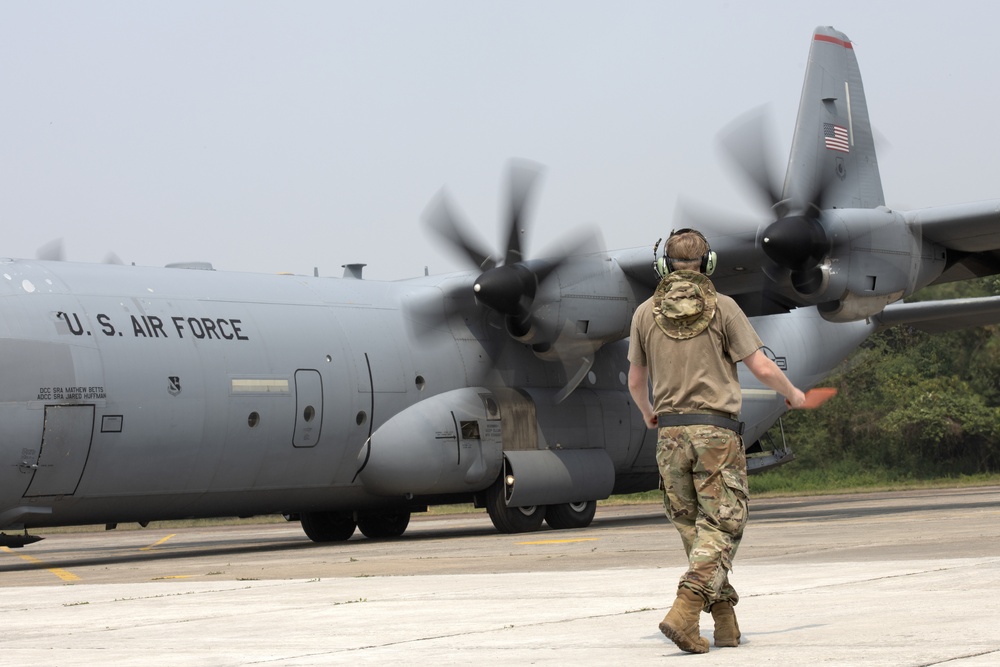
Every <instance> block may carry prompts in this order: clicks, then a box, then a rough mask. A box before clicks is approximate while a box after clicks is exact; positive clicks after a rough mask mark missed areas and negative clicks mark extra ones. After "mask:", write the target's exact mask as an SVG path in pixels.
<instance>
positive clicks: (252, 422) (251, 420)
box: [247, 412, 260, 428]
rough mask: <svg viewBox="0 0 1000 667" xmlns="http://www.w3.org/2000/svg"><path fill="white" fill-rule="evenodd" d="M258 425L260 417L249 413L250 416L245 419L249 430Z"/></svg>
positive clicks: (254, 413)
mask: <svg viewBox="0 0 1000 667" xmlns="http://www.w3.org/2000/svg"><path fill="white" fill-rule="evenodd" d="M259 423H260V415H259V414H257V413H256V412H251V413H250V416H249V417H247V425H248V426H249V427H250V428H254V427H255V426H257V424H259Z"/></svg>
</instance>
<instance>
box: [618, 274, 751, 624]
mask: <svg viewBox="0 0 1000 667" xmlns="http://www.w3.org/2000/svg"><path fill="white" fill-rule="evenodd" d="M762 346H763V343H762V342H761V341H760V338H759V337H758V336H757V334H756V332H754V330H753V327H752V326H751V325H750V322H749V320H747V318H746V315H744V314H743V311H741V310H740V308H739V306H738V305H736V303H735V302H734V301H733V300H732V299H730V298H729V297H727V296H725V295H721V294H716V292H715V287H714V285H712V282H711V281H710V280H709V279H708V277H707V276H705V275H703V274H700V273H697V272H692V271H677V272H674V273H671V274H669V275H668V276H667V277H666V278H664V279H663V280H662V281H661V282H660V284H659V285H658V286H657V289H656V292H655V293H654V295H653V297H652V298H650V299H649V300H647V301H646V302H645V303H643V304H641V305H640V306H639V308H638V309H637V310H636V313H635V316H634V317H633V320H632V331H631V337H630V344H629V355H628V357H629V361H630V362H631V363H633V364H636V365H639V366H647V365H648V366H649V372H650V380H651V381H652V385H653V407H654V410H655V412H656V413H657V414H659V415H675V414H688V415H690V414H700V415H713V416H715V417H726V418H729V419H736V418H737V417H738V414H739V411H740V408H741V407H742V406H741V404H742V394H741V392H740V387H739V378H738V375H737V372H736V362H738V361H740V360H742V359H745V358H746V357H747V356H749V355H750V354H752V353H753V352H755V351H756V350H757V349H759V348H760V347H762ZM647 362H648V363H647ZM666 421H667V418H665V417H661V426H660V427H659V429H658V440H657V448H656V461H657V465H658V467H659V470H660V476H661V478H662V480H663V487H664V500H663V504H664V508H665V510H666V513H667V516H668V517H669V518H670V521H671V522H672V523H673V525H674V527H676V528H677V530H678V532H679V533H680V535H681V540H682V541H683V543H684V550H685V551H686V552H687V556H688V571H687V572H686V573H685V574H684V575H683V577H681V581H680V586H681V587H683V588H689V589H691V590H692V591H694V592H695V593H697V594H698V596H699V597H701V598H702V599H703V600H704V602H705V606H704V608H705V610H706V611H708V610H709V609H710V608H711V606H712V605H713V604H714V603H716V602H719V601H730V602H732V603H733V604H736V602H737V601H738V600H739V595H737V593H736V591H735V590H734V589H733V587H732V586H731V585H730V584H729V577H728V573H729V571H730V570H731V569H732V564H733V558H734V557H735V556H736V550H737V548H738V547H739V544H740V540H741V539H742V537H743V528H744V526H745V525H746V522H747V517H748V492H747V471H746V454H745V452H744V449H743V441H742V439H741V437H740V436H739V435H738V434H737V433H736V432H735V431H732V430H730V429H727V428H722V427H719V426H710V425H701V424H698V425H690V426H673V425H669V424H666V423H665V422H666Z"/></svg>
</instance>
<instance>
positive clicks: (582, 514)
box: [545, 500, 597, 530]
mask: <svg viewBox="0 0 1000 667" xmlns="http://www.w3.org/2000/svg"><path fill="white" fill-rule="evenodd" d="M596 513H597V501H596V500H585V501H584V502H582V503H564V504H562V505H549V506H548V507H546V508H545V523H547V524H549V527H550V528H554V529H555V530H565V529H567V528H586V527H587V526H589V525H590V522H591V521H593V520H594V514H596Z"/></svg>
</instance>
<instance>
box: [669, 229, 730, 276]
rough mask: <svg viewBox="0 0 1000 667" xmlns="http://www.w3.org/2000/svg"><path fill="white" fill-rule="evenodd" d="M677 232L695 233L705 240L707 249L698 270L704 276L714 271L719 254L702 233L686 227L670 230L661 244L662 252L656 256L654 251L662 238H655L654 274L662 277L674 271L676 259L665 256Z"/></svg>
mask: <svg viewBox="0 0 1000 667" xmlns="http://www.w3.org/2000/svg"><path fill="white" fill-rule="evenodd" d="M678 234H695V235H697V236H698V237H699V238H700V239H701V240H702V241H704V242H705V247H706V248H708V250H706V251H705V254H704V255H702V256H701V267H700V270H701V272H702V273H704V274H705V275H706V276H710V275H712V273H714V272H715V265H716V264H717V263H718V261H719V256H718V255H716V254H715V251H714V250H712V246H711V245H710V244H709V243H708V239H706V238H705V235H704V234H702V233H701V232H699V231H698V230H697V229H689V228H687V227H685V228H684V229H678V230H676V231H671V232H670V236H668V237H667V242H666V243H664V244H663V253H662V254H661V255H659V256H657V254H656V251H657V250H658V249H659V247H660V241H662V240H663V239H662V238H659V239H657V240H656V243H655V244H654V245H653V270H654V271H656V275H658V276H659V277H660V278H663V277H664V276H666V275H667V274H669V273H670V272H672V271H674V262H675V261H678V260H677V258H675V257H667V246H668V245H670V239H672V238H673V237H675V236H677V235H678ZM679 261H690V260H679Z"/></svg>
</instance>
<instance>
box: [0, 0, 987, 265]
mask: <svg viewBox="0 0 1000 667" xmlns="http://www.w3.org/2000/svg"><path fill="white" fill-rule="evenodd" d="M998 16H1000V8H997V7H995V6H994V3H992V2H985V1H984V2H961V1H958V2H950V3H941V2H928V1H926V0H917V1H913V0H908V1H906V2H872V1H871V0H864V1H862V2H847V1H844V0H841V1H840V2H836V3H829V2H822V3H820V2H816V3H810V2H802V1H789V2H711V1H705V2H699V3H692V2H627V1H625V2H586V1H580V0H567V1H557V2H544V1H538V0H532V1H526V2H520V1H514V2H511V1H504V2H499V1H498V2H475V1H470V0H457V1H437V2H426V1H425V2H416V1H407V2H378V1H375V2H372V1H364V2H362V1H361V0H355V1H352V2H281V3H278V2H246V1H239V2H235V1H226V2H157V3H153V2H135V1H131V0H130V1H128V2H93V1H91V2H30V3H28V2H21V3H15V2H4V3H2V4H0V95H2V96H0V100H2V101H0V127H2V133H0V136H2V139H0V229H2V234H3V236H2V242H0V255H2V256H12V257H34V256H35V255H36V253H37V251H38V249H39V248H40V247H41V246H43V245H45V244H46V243H48V242H50V241H52V240H54V239H62V240H63V243H64V246H65V252H66V256H67V259H70V260H77V261H88V262H89V261H94V262H97V261H101V260H102V259H103V258H104V257H105V256H106V255H107V254H108V253H110V252H114V253H116V254H117V255H118V256H119V257H120V258H121V259H122V260H124V261H126V262H135V263H136V264H140V265H163V264H165V263H168V262H174V261H189V260H203V261H211V262H212V263H213V264H214V265H215V267H216V268H217V269H224V270H235V271H261V272H278V271H290V272H295V273H304V274H311V273H312V270H313V267H319V270H320V273H321V275H340V274H341V272H342V270H341V268H340V266H341V265H342V264H345V263H348V262H365V263H367V264H368V267H367V268H366V269H365V276H366V277H368V278H380V279H397V278H405V277H409V276H414V275H420V274H421V273H422V272H423V267H424V266H429V267H430V270H431V272H432V273H441V272H445V271H451V270H456V269H458V268H464V266H463V265H462V264H461V263H460V262H459V261H458V260H457V259H455V258H454V257H452V255H450V254H449V253H448V252H447V251H446V250H445V249H444V248H442V247H441V246H440V244H439V243H436V242H435V240H434V238H433V237H432V236H430V235H429V234H428V233H427V232H426V231H425V230H424V228H423V227H422V225H421V224H420V221H419V218H420V215H421V213H422V212H423V210H424V208H425V207H426V206H427V204H428V202H429V201H430V200H431V199H432V197H433V196H434V195H435V193H436V192H438V191H439V190H440V189H441V188H442V187H447V189H448V192H449V193H450V194H451V196H452V197H453V198H454V200H455V201H456V202H457V204H458V206H459V208H460V209H461V210H462V211H463V212H464V213H465V215H466V216H467V217H468V218H469V220H470V221H471V222H472V224H473V226H474V227H475V230H476V232H477V233H478V235H479V236H480V237H481V238H482V239H483V240H484V242H486V243H488V244H490V245H492V246H494V247H496V246H497V245H499V238H498V234H499V232H498V224H499V223H498V216H499V211H500V202H501V190H500V188H501V183H502V177H503V174H504V170H505V169H506V164H507V160H508V159H509V158H511V157H522V158H529V159H531V160H535V161H537V162H539V163H541V164H543V165H545V167H546V170H545V176H544V178H543V180H542V188H541V190H540V192H539V197H538V201H537V203H538V205H537V206H536V208H535V217H534V224H533V227H532V229H531V235H530V238H529V239H528V254H529V256H533V255H537V254H539V253H540V252H541V251H543V250H549V249H552V248H553V247H558V244H559V243H561V242H565V241H566V240H568V239H572V238H573V235H574V230H576V229H579V227H580V226H581V225H583V224H596V225H598V226H599V227H600V228H601V230H602V231H603V234H604V237H605V241H606V244H607V246H608V247H609V248H628V247H635V246H644V245H650V246H651V245H652V242H653V241H654V240H655V239H656V238H657V237H658V236H661V235H662V234H663V233H664V232H665V231H669V229H670V227H671V222H672V217H673V213H674V208H675V205H676V202H677V200H678V197H683V198H685V199H687V200H695V201H707V202H712V203H714V204H715V205H717V206H721V207H724V208H725V209H729V210H732V211H734V212H739V213H741V214H744V215H746V214H752V215H758V214H759V215H763V213H762V212H760V211H758V210H757V209H756V208H755V207H754V200H753V199H751V198H749V197H747V196H746V193H745V192H744V191H743V190H741V189H740V187H739V185H738V182H737V181H736V180H735V179H734V178H733V177H732V175H731V174H730V173H729V172H728V171H727V170H726V168H725V166H724V164H723V163H722V162H721V161H720V159H719V157H718V154H717V152H716V149H715V137H716V134H717V132H718V131H719V130H720V129H721V128H722V127H723V126H725V125H726V124H727V123H729V122H730V121H732V120H733V119H734V118H736V117H737V116H739V115H740V114H741V113H743V112H745V111H747V110H750V109H752V108H755V107H758V106H760V105H763V104H767V105H768V106H769V107H770V110H771V111H772V112H773V120H774V134H775V147H774V150H775V153H776V155H779V156H780V158H781V160H782V162H783V161H784V160H786V159H787V154H788V147H789V144H790V141H791V132H792V129H793V125H794V122H795V114H796V111H797V107H798V100H799V93H800V90H801V85H802V78H803V74H804V68H805V59H806V56H807V54H808V49H809V46H810V40H811V34H812V31H813V29H814V28H815V27H816V26H817V25H832V26H834V27H835V28H837V29H838V30H842V31H843V32H845V33H846V34H847V35H848V36H849V37H850V38H851V40H852V41H853V42H854V46H855V51H856V54H857V56H858V59H859V61H860V65H861V73H862V76H863V79H864V83H865V91H866V95H867V98H868V105H869V110H870V113H871V118H872V123H873V126H874V127H875V131H876V135H877V137H878V138H879V141H880V143H879V144H878V145H879V151H880V153H879V161H880V168H881V172H882V179H883V186H884V190H885V195H886V200H887V203H888V204H889V205H890V206H895V207H898V208H914V207H920V206H931V205H936V204H947V203H955V202H960V201H972V200H981V199H990V198H996V197H1000V178H998V177H1000V131H998V127H1000V125H998V123H997V121H996V118H995V117H996V115H997V114H998V113H1000V86H998V85H997V78H998V72H1000V46H998V45H997V42H996V30H997V25H998V21H997V19H998ZM782 171H783V169H782Z"/></svg>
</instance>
